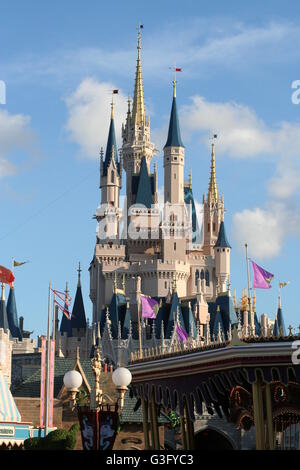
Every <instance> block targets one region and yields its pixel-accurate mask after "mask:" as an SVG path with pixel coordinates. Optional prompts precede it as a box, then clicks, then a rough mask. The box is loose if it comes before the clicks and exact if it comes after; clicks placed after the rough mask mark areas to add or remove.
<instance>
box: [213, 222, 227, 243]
mask: <svg viewBox="0 0 300 470" xmlns="http://www.w3.org/2000/svg"><path fill="white" fill-rule="evenodd" d="M215 246H216V247H220V248H231V246H230V245H229V242H228V240H227V237H226V231H225V225H224V222H223V221H222V222H221V224H220V229H219V236H218V240H217V241H216V244H215Z"/></svg>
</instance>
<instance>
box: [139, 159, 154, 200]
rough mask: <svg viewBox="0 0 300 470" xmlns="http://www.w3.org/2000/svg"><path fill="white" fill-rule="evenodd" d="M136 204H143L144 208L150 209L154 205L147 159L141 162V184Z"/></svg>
mask: <svg viewBox="0 0 300 470" xmlns="http://www.w3.org/2000/svg"><path fill="white" fill-rule="evenodd" d="M135 203H136V204H143V206H146V207H147V208H148V209H150V208H151V205H152V203H153V197H152V189H151V179H150V176H149V173H148V168H147V163H146V158H145V157H143V158H142V161H141V169H140V174H139V183H138V190H137V194H136V201H135Z"/></svg>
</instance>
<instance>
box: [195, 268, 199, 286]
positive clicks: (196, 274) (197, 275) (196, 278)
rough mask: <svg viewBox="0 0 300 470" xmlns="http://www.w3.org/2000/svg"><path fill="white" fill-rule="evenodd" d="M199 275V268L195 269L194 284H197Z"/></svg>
mask: <svg viewBox="0 0 300 470" xmlns="http://www.w3.org/2000/svg"><path fill="white" fill-rule="evenodd" d="M199 277H200V273H199V269H197V270H196V272H195V286H197V283H198V279H199Z"/></svg>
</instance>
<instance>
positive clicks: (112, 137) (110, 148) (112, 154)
mask: <svg viewBox="0 0 300 470" xmlns="http://www.w3.org/2000/svg"><path fill="white" fill-rule="evenodd" d="M112 96H113V95H112ZM113 159H114V160H115V163H116V165H117V169H118V170H119V166H118V163H119V162H118V148H117V140H116V131H115V123H114V101H113V97H112V101H111V116H110V125H109V132H108V138H107V145H106V152H105V159H104V162H103V176H106V175H107V168H108V167H109V165H110V162H111V161H112V160H113Z"/></svg>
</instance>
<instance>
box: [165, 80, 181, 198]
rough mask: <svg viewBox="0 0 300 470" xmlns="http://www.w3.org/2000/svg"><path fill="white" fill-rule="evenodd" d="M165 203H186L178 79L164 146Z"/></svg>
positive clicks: (174, 83)
mask: <svg viewBox="0 0 300 470" xmlns="http://www.w3.org/2000/svg"><path fill="white" fill-rule="evenodd" d="M164 174H165V180H164V188H165V193H164V195H165V204H166V203H168V202H169V203H170V204H183V203H184V145H183V143H182V140H181V135H180V127H179V121H178V115H177V105H176V80H175V79H174V81H173V102H172V109H171V116H170V123H169V132H168V138H167V142H166V145H165V146H164Z"/></svg>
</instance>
